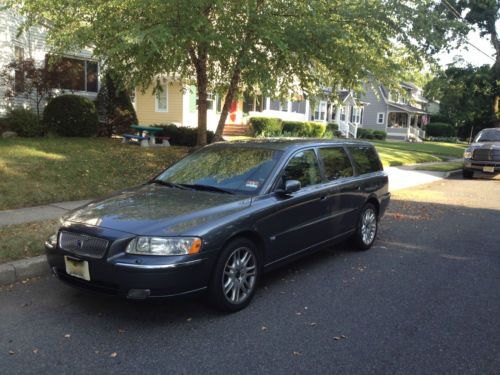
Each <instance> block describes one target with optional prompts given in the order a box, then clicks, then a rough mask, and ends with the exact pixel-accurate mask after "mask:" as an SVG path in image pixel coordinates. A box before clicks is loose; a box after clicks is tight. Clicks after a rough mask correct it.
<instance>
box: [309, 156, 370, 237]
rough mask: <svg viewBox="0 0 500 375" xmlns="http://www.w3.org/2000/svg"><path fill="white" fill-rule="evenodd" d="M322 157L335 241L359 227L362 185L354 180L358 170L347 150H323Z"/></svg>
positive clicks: (330, 224)
mask: <svg viewBox="0 0 500 375" xmlns="http://www.w3.org/2000/svg"><path fill="white" fill-rule="evenodd" d="M318 155H319V158H320V163H321V164H322V166H323V171H324V177H325V179H326V180H327V182H326V185H325V186H326V189H325V194H326V202H327V204H328V212H329V215H330V220H328V232H329V233H330V234H331V238H332V239H334V238H337V237H339V236H341V235H342V234H345V233H347V232H349V231H350V230H352V229H353V228H354V227H355V225H356V220H357V208H358V207H357V206H358V198H357V196H358V195H359V193H360V191H359V182H358V181H357V179H356V178H355V177H354V168H353V166H352V164H351V160H350V159H349V156H348V154H347V152H346V150H345V149H344V147H342V146H328V147H322V148H320V149H319V150H318Z"/></svg>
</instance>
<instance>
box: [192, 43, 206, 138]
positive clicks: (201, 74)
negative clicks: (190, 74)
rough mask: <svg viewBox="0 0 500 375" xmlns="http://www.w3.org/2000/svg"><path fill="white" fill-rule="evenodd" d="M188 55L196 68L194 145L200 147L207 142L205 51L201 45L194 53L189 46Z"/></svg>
mask: <svg viewBox="0 0 500 375" xmlns="http://www.w3.org/2000/svg"><path fill="white" fill-rule="evenodd" d="M189 56H190V57H191V61H192V63H193V65H194V66H195V69H196V87H197V90H198V102H197V104H198V133H197V137H196V146H198V147H202V146H205V145H206V144H207V98H208V92H207V87H208V76H207V53H206V49H205V48H203V47H199V48H198V54H196V52H195V50H194V48H192V47H191V48H189Z"/></svg>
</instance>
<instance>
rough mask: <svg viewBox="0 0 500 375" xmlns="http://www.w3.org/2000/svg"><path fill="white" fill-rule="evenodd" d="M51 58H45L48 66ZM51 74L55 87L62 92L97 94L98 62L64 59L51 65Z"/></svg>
mask: <svg viewBox="0 0 500 375" xmlns="http://www.w3.org/2000/svg"><path fill="white" fill-rule="evenodd" d="M49 58H50V56H49V55H46V56H45V64H48V60H49ZM49 69H50V72H51V73H52V79H53V81H54V86H55V87H57V88H59V89H62V90H71V91H87V92H97V91H98V88H99V68H98V65H97V62H95V61H90V60H81V59H71V58H67V57H63V58H62V59H58V60H56V62H55V63H54V64H51V65H50V67H49Z"/></svg>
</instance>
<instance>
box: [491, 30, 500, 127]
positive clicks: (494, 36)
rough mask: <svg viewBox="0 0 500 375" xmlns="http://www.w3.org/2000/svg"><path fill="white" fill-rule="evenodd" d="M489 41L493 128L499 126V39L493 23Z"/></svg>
mask: <svg viewBox="0 0 500 375" xmlns="http://www.w3.org/2000/svg"><path fill="white" fill-rule="evenodd" d="M490 36H491V43H492V44H493V47H494V48H495V52H496V56H495V65H493V104H492V108H491V122H492V124H493V126H494V127H495V128H500V118H499V113H498V109H499V108H498V107H499V104H500V85H499V81H500V41H499V40H498V36H497V32H496V29H495V25H493V26H492V32H491V35H490Z"/></svg>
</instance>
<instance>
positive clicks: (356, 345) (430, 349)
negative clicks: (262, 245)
mask: <svg viewBox="0 0 500 375" xmlns="http://www.w3.org/2000/svg"><path fill="white" fill-rule="evenodd" d="M394 198H395V199H394V200H393V202H392V204H391V208H390V211H389V212H388V214H387V216H386V217H385V218H384V219H383V221H382V228H381V231H380V235H379V240H378V241H377V243H376V246H375V247H374V248H373V249H372V250H369V251H367V252H356V251H353V250H351V249H349V247H348V246H346V245H343V246H340V247H339V248H337V249H335V250H326V251H322V252H319V253H317V254H314V255H312V256H309V257H307V258H305V259H303V260H301V261H299V262H297V263H294V264H292V265H290V266H288V267H285V268H283V269H281V270H278V271H277V272H274V273H272V274H270V275H267V276H266V277H265V278H264V280H263V283H262V285H261V288H260V289H259V290H258V292H257V295H256V298H255V299H254V301H253V303H252V304H251V305H250V306H249V307H248V308H247V309H245V310H244V311H241V312H239V313H237V314H233V315H223V314H220V313H217V312H215V311H214V310H212V309H211V308H209V307H207V306H206V305H204V304H203V303H201V302H200V301H198V300H193V299H183V300H169V301H162V302H157V301H154V302H142V303H133V302H129V301H123V300H115V299H108V298H103V297H96V296H93V295H89V294H86V293H84V292H80V291H77V290H74V289H72V288H70V287H68V286H66V285H63V284H61V283H60V282H58V281H57V280H56V279H55V278H53V277H47V278H42V279H39V280H32V281H29V282H27V283H25V284H22V283H20V284H17V285H14V286H13V287H11V288H5V289H3V290H1V291H0V374H2V375H3V374H14V373H23V374H26V373H37V374H40V373H50V374H73V373H94V374H101V373H106V374H111V373H120V374H123V373H127V375H129V374H135V373H148V374H153V373H162V374H165V373H228V374H229V373H231V374H233V373H242V374H245V373H273V374H274V373H287V374H288V373H355V374H364V373H380V374H387V373H405V374H407V373H410V374H431V373H440V374H444V373H449V374H458V373H471V374H473V373H477V374H495V373H496V374H499V373H500V181H499V178H498V177H497V179H496V180H489V179H481V180H473V181H464V180H461V179H456V180H448V181H443V182H436V183H433V184H430V185H427V186H424V187H421V188H413V189H410V190H406V191H401V192H400V193H398V194H396V196H395V197H394Z"/></svg>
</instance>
